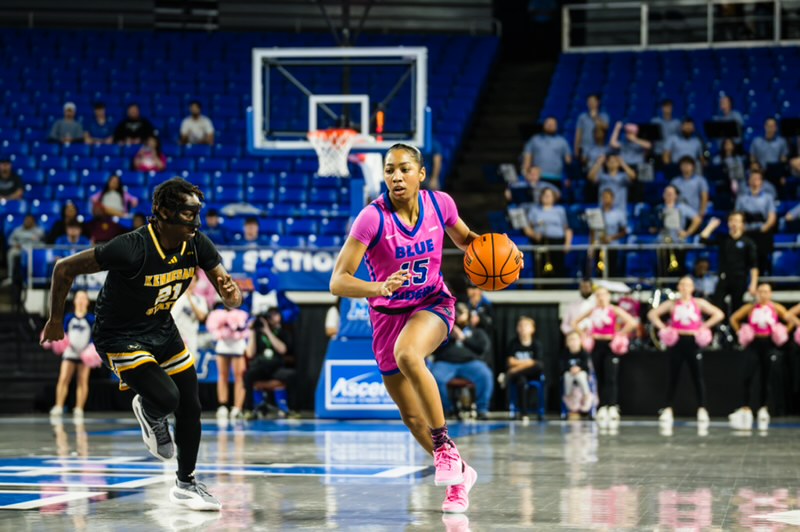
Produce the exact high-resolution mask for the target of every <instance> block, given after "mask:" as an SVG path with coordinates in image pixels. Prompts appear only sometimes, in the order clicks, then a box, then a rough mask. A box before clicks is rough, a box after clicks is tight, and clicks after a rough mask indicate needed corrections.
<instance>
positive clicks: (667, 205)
mask: <svg viewBox="0 0 800 532" xmlns="http://www.w3.org/2000/svg"><path fill="white" fill-rule="evenodd" d="M679 197H680V193H679V192H678V189H677V188H676V187H675V186H673V185H669V186H667V187H666V188H665V189H664V194H663V198H664V203H663V204H662V205H661V206H660V207H659V208H658V209H657V227H651V228H650V232H651V233H658V234H659V237H660V238H659V240H660V241H661V242H663V243H665V244H678V243H684V242H686V240H687V239H688V238H689V237H690V236H692V235H693V234H694V233H695V232H696V231H697V230H698V229H699V228H700V224H701V223H703V218H702V217H701V216H700V215H699V214H697V211H695V210H694V209H693V208H691V207H690V206H689V205H687V204H686V203H680V202H679V201H678V200H679ZM685 259H686V251H685V250H682V249H677V248H672V247H666V248H660V249H659V250H658V263H657V266H658V271H659V275H660V276H666V275H677V274H682V273H683V270H684V269H685V263H686V260H685Z"/></svg>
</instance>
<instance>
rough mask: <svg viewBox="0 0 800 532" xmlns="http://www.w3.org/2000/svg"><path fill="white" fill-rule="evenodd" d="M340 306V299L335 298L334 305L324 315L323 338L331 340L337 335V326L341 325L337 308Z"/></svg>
mask: <svg viewBox="0 0 800 532" xmlns="http://www.w3.org/2000/svg"><path fill="white" fill-rule="evenodd" d="M341 304H342V299H341V298H336V304H335V305H332V306H331V307H330V308H329V309H328V312H327V313H326V314H325V336H327V337H328V338H333V337H335V336H336V335H337V334H339V325H340V323H341V318H340V317H339V307H340V306H341Z"/></svg>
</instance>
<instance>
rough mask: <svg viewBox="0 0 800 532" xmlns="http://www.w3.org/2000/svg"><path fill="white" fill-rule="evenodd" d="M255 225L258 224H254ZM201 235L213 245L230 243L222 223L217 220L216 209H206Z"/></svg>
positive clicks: (217, 213) (217, 212)
mask: <svg viewBox="0 0 800 532" xmlns="http://www.w3.org/2000/svg"><path fill="white" fill-rule="evenodd" d="M257 224H258V222H256V225H257ZM203 233H205V235H206V236H207V237H208V238H210V239H211V241H212V242H213V243H215V244H218V245H223V246H224V245H226V244H229V243H230V242H229V240H230V239H229V238H228V233H227V231H225V228H224V227H222V221H221V220H220V218H219V211H217V209H208V211H207V212H206V226H205V227H204V228H203Z"/></svg>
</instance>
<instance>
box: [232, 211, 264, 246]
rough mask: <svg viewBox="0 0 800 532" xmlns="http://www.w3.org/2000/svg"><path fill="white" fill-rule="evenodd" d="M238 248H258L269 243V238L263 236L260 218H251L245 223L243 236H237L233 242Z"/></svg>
mask: <svg viewBox="0 0 800 532" xmlns="http://www.w3.org/2000/svg"><path fill="white" fill-rule="evenodd" d="M232 243H233V244H235V245H237V246H248V247H258V246H261V245H265V244H268V243H269V236H268V235H262V234H261V230H260V227H259V225H258V218H256V217H255V216H250V217H248V218H246V219H245V221H244V232H243V233H242V235H241V236H239V235H236V238H235V241H234V242H232Z"/></svg>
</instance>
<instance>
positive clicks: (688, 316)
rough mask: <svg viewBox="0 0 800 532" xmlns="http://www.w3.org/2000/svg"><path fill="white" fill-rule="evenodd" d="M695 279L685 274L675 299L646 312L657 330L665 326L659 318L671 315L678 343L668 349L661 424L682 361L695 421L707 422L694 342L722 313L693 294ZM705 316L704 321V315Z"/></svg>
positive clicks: (699, 361) (668, 413) (669, 406)
mask: <svg viewBox="0 0 800 532" xmlns="http://www.w3.org/2000/svg"><path fill="white" fill-rule="evenodd" d="M693 293H694V281H693V280H692V278H691V277H689V276H688V275H687V276H686V277H682V278H681V280H680V281H678V294H679V295H680V297H679V298H678V299H676V300H674V301H672V300H667V301H664V302H663V303H661V304H660V305H659V306H658V307H657V308H654V309H653V310H651V311H650V312H648V313H647V319H649V320H650V323H652V324H653V325H654V326H655V327H656V328H657V329H658V330H659V331H661V330H664V329H666V328H667V327H668V326H667V324H666V323H664V322H663V321H662V320H661V316H663V315H665V314H669V315H670V320H669V327H671V328H672V329H674V330H675V331H676V332H677V333H678V339H677V342H676V343H675V344H673V345H671V346H669V347H668V348H667V354H668V356H669V385H668V386H667V406H666V407H665V408H664V409H663V410H662V411H661V415H660V416H659V418H658V420H659V421H660V422H662V423H672V422H673V419H674V418H673V414H672V404H673V402H674V400H675V392H677V390H678V381H679V379H680V376H681V368H682V367H683V364H684V362H685V363H686V364H687V365H688V366H689V372H690V373H691V374H692V380H694V391H695V393H696V394H697V422H698V423H708V422H709V418H708V411H707V410H706V385H705V379H704V378H703V353H702V352H701V351H700V348H699V346H698V345H697V341H696V339H695V338H696V336H697V334H698V332H699V331H700V330H701V329H703V328H705V329H711V328H712V327H714V326H715V325H717V324H718V323H720V322H721V321H722V320H723V319H725V313H724V312H722V310H720V309H718V308H717V307H715V306H714V305H712V304H711V303H709V302H708V301H706V300H705V299H700V298H698V297H692V294H693ZM704 314H705V315H706V316H708V319H707V320H705V321H703V315H704Z"/></svg>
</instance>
